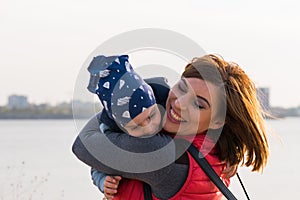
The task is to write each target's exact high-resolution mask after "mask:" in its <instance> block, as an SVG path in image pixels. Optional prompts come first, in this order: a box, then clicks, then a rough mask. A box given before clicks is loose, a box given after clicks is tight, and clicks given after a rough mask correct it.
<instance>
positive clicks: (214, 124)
mask: <svg viewBox="0 0 300 200" xmlns="http://www.w3.org/2000/svg"><path fill="white" fill-rule="evenodd" d="M224 124H225V121H224V120H221V119H216V120H212V121H211V122H210V124H209V128H210V129H219V128H221V127H222V126H224Z"/></svg>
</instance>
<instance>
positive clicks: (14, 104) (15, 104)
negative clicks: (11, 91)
mask: <svg viewBox="0 0 300 200" xmlns="http://www.w3.org/2000/svg"><path fill="white" fill-rule="evenodd" d="M7 107H8V108H10V109H13V108H14V109H24V108H28V107H29V103H28V100H27V97H26V96H22V95H10V96H9V97H8V103H7Z"/></svg>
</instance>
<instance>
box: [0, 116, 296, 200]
mask: <svg viewBox="0 0 300 200" xmlns="http://www.w3.org/2000/svg"><path fill="white" fill-rule="evenodd" d="M83 123H84V121H79V122H77V125H75V123H74V121H73V120H4V121H0V137H1V139H0V152H1V156H0V199H1V200H2V199H3V200H59V199H65V200H69V199H72V200H82V199H89V200H92V199H102V194H101V193H100V192H99V191H98V189H97V188H96V187H94V186H93V184H92V182H91V180H90V175H89V167H87V166H86V165H84V164H83V163H81V162H80V161H78V160H77V159H76V157H75V156H74V155H73V154H72V152H71V145H72V143H73V141H74V139H75V137H76V136H77V134H78V130H77V128H76V127H77V126H79V128H80V127H81V126H82V125H83ZM268 124H269V126H270V127H271V128H272V129H273V132H275V134H270V135H269V140H270V148H271V152H270V153H271V156H270V160H269V164H268V166H267V167H266V168H265V170H264V172H263V174H259V173H251V172H250V171H249V170H248V169H245V168H241V169H240V170H239V174H240V176H241V178H242V180H243V182H244V185H245V186H246V188H247V191H248V193H249V195H250V198H251V199H256V200H265V199H272V200H282V199H300V190H299V189H298V185H299V184H298V182H297V181H298V180H299V179H300V175H299V173H298V169H300V160H299V155H298V153H297V152H299V150H298V148H297V147H299V146H300V145H299V143H300V142H299V141H300V134H299V133H300V126H299V125H300V118H287V119H282V120H271V121H268ZM230 188H231V190H232V191H233V193H234V194H235V195H236V196H237V197H238V199H246V198H245V197H244V195H243V193H242V189H241V187H240V185H239V183H238V181H237V178H236V177H233V178H232V184H231V186H230Z"/></svg>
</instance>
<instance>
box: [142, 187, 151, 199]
mask: <svg viewBox="0 0 300 200" xmlns="http://www.w3.org/2000/svg"><path fill="white" fill-rule="evenodd" d="M143 188H144V199H145V200H152V192H151V187H150V185H148V184H147V183H143Z"/></svg>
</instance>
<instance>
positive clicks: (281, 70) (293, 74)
mask: <svg viewBox="0 0 300 200" xmlns="http://www.w3.org/2000/svg"><path fill="white" fill-rule="evenodd" d="M299 7H300V3H299V2H298V1H296V0H286V1H284V0H277V1H271V0H266V1H258V0H254V1H251V2H242V1H237V0H228V1H207V0H204V1H197V0H188V1H179V0H173V1H171V0H165V1H158V0H153V1H141V0H128V1H116V0H112V1H99V0H88V1H81V0H75V1H74V0H73V1H71V0H63V1H58V0H52V1H49V0H44V1H38V0H25V1H23V0H16V1H9V0H2V1H1V7H0V23H1V32H0V43H1V45H0V70H1V73H0V85H1V90H0V105H5V104H6V102H7V97H8V96H9V95H11V94H19V95H26V96H28V97H29V99H28V100H29V102H31V103H42V102H45V103H50V104H55V103H58V102H62V101H70V100H71V99H72V98H73V91H74V86H75V83H76V79H77V75H78V73H79V71H80V69H81V68H82V66H83V64H84V63H85V61H86V59H87V58H88V56H89V55H90V54H91V53H92V52H93V51H94V50H95V49H96V48H97V47H98V46H99V45H100V44H102V43H103V42H104V41H106V40H108V39H110V38H111V37H113V36H115V35H118V34H120V33H123V32H126V31H131V30H135V29H140V28H160V29H168V30H172V31H175V32H178V33H180V34H183V35H185V36H187V37H188V38H190V39H192V40H194V41H195V42H197V43H198V44H199V45H200V46H201V47H202V48H203V49H204V50H205V51H206V52H207V53H218V54H220V55H222V56H223V57H224V58H225V59H226V60H228V61H234V62H236V63H238V64H239V65H241V66H242V68H243V69H244V70H245V71H246V73H248V74H249V76H250V77H251V78H252V79H253V80H254V81H255V83H256V84H257V86H259V87H269V88H270V104H271V106H282V107H297V106H299V105H300V95H297V93H296V94H295V92H296V91H300V80H299V78H298V76H299V75H298V74H299V70H298V66H300V56H298V55H297V52H298V47H299V44H300V37H299V35H300V26H299V25H297V24H299V21H300V13H299V12H298V10H299V9H298V8H299ZM196 56H197V52H195V57H196ZM154 59H156V58H154ZM182 67H183V66H182ZM177 71H178V69H177Z"/></svg>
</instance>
